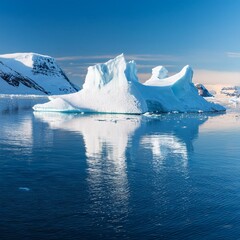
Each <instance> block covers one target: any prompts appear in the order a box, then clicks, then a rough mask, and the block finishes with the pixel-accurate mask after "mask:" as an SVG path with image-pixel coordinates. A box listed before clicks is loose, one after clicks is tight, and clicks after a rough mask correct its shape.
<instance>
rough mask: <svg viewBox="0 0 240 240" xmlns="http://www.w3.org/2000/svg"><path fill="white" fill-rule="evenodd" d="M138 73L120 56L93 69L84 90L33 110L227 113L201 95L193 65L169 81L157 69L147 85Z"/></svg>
mask: <svg viewBox="0 0 240 240" xmlns="http://www.w3.org/2000/svg"><path fill="white" fill-rule="evenodd" d="M136 73H137V68H136V64H135V62H134V61H130V62H126V61H125V58H124V56H123V54H122V55H119V56H117V57H116V58H115V59H112V60H110V61H108V62H106V63H103V64H97V65H95V66H91V67H89V68H88V73H87V76H86V79H85V83H84V85H83V89H82V90H81V91H79V92H77V93H74V94H68V95H63V96H59V97H57V98H55V97H51V98H50V102H48V103H45V104H38V105H35V106H34V107H33V109H34V110H36V111H56V112H102V113H130V114H142V113H145V112H175V111H178V112H199V111H224V110H225V108H224V107H222V106H220V105H218V104H214V103H210V102H208V101H206V100H205V99H204V98H203V97H201V96H199V95H198V91H197V89H196V88H195V86H194V85H193V83H192V75H193V71H192V69H191V68H190V67H189V66H186V67H184V68H183V70H182V71H181V72H179V73H178V74H176V75H174V76H171V77H167V78H162V77H166V76H167V70H166V69H165V68H163V67H161V66H159V67H156V68H154V69H153V75H152V77H151V78H150V79H149V80H148V81H147V82H146V83H145V84H141V83H139V82H138V78H137V75H136Z"/></svg>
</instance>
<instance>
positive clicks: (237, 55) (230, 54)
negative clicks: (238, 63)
mask: <svg viewBox="0 0 240 240" xmlns="http://www.w3.org/2000/svg"><path fill="white" fill-rule="evenodd" d="M227 56H228V57H229V58H240V52H227Z"/></svg>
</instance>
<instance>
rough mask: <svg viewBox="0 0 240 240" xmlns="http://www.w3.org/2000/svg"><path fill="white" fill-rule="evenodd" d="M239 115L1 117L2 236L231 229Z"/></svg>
mask: <svg viewBox="0 0 240 240" xmlns="http://www.w3.org/2000/svg"><path fill="white" fill-rule="evenodd" d="M238 116H239V114H238V115H237V114H236V113H235V114H229V113H228V114H222V115H213V114H210V115H208V114H162V115H148V114H146V115H141V116H140V115H113V114H112V115H110V114H109V115H106V114H105V115H103V114H95V115H92V114H89V115H87V114H63V113H40V112H34V113H32V112H27V111H26V112H16V113H12V114H2V115H1V119H0V121H1V126H2V128H1V129H0V131H1V138H0V146H1V148H0V154H1V156H2V157H1V158H0V159H1V165H0V180H1V181H0V182H1V186H0V187H1V198H0V201H1V204H2V206H3V207H2V208H0V216H1V222H0V230H1V235H2V236H4V237H6V238H7V237H8V238H12V239H16V237H15V236H16V235H17V236H20V238H22V239H28V238H29V239H61V238H64V239H68V238H69V236H70V237H72V238H73V239H78V237H79V236H81V238H83V239H109V238H116V239H117V238H119V239H146V238H149V239H150V238H151V239H154V238H159V239H160V238H161V239H197V240H200V239H202V238H203V235H201V233H203V232H207V234H213V236H215V239H216V238H218V236H220V235H221V233H223V234H224V236H228V235H227V234H228V232H229V231H232V233H233V232H234V231H236V230H234V228H233V227H232V228H231V229H230V228H226V227H225V226H230V225H231V226H236V227H238V226H239V225H238V224H237V225H236V223H238V222H239V221H237V220H239V218H238V215H237V214H238V212H237V211H236V209H239V196H240V195H239V190H238V189H239V182H240V180H239V174H238V173H239V169H240V164H239V161H237V160H238V158H239V145H238V142H237V139H238V137H239V136H238V132H239V129H240V125H239V120H238V119H239V117H238ZM226 120H227V122H228V123H229V124H226ZM10 130H11V131H10ZM22 130H23V131H22ZM24 130H25V131H24ZM226 159H227V161H225V160H226ZM29 160H30V161H29ZM233 166H234V167H233ZM237 194H238V195H237ZM223 198H224V201H222V199H223ZM222 209H224V210H222ZM16 219H17V221H16ZM235 220H236V221H235ZM234 224H235V225H234ZM219 229H220V230H219ZM13 230H14V231H13ZM237 230H238V229H237ZM239 232H240V230H239V231H238V233H239ZM189 236H191V238H190V237H189Z"/></svg>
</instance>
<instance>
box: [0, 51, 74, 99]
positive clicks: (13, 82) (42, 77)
mask: <svg viewBox="0 0 240 240" xmlns="http://www.w3.org/2000/svg"><path fill="white" fill-rule="evenodd" d="M76 91H78V88H77V87H76V86H75V85H74V84H72V83H71V82H70V81H69V79H68V78H67V76H66V75H65V74H64V72H63V71H62V69H61V68H60V67H59V66H58V65H57V64H56V62H55V60H54V58H52V57H49V56H44V55H40V54H36V53H15V54H5V55H0V93H1V94H37V95H42V94H49V95H50V94H66V93H74V92H76Z"/></svg>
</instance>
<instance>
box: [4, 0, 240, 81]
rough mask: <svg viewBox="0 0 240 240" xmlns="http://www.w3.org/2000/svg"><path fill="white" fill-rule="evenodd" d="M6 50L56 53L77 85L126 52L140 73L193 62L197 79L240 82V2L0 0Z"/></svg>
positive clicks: (225, 0) (212, 0)
mask: <svg viewBox="0 0 240 240" xmlns="http://www.w3.org/2000/svg"><path fill="white" fill-rule="evenodd" d="M0 5H1V6H0V54H4V53H12V52H37V53H42V54H47V55H50V56H53V57H55V58H57V60H58V63H59V65H60V66H62V67H63V68H64V70H65V71H66V73H67V74H68V75H69V77H70V79H72V80H73V81H74V82H76V83H78V82H79V83H80V82H81V81H82V80H83V79H84V75H85V74H86V71H87V66H89V65H92V64H95V63H97V62H104V61H106V60H108V58H110V57H114V56H116V55H118V54H120V53H122V52H123V53H125V55H126V57H127V58H128V59H131V58H133V59H135V60H136V62H137V64H138V66H139V70H138V72H139V77H140V79H144V78H147V77H148V76H149V74H150V72H151V68H152V67H154V66H156V65H165V66H167V68H168V69H169V71H170V72H171V73H174V72H176V71H178V70H180V69H181V68H182V67H183V66H184V65H186V64H190V65H191V66H192V67H193V69H194V70H195V73H196V74H195V81H201V82H206V81H208V82H214V83H215V82H218V81H225V79H226V81H227V82H229V81H233V82H234V81H237V82H238V81H239V84H240V74H239V73H238V72H240V27H239V23H240V14H239V10H240V0H148V1H147V0H145V1H142V0H138V1H133V0H111V1H109V0H102V1H100V0H86V1H83V0H79V1H77V0H62V1H56V0H52V1H50V0H48V1H47V0H41V1H34V0H21V1H20V0H1V4H0Z"/></svg>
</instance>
